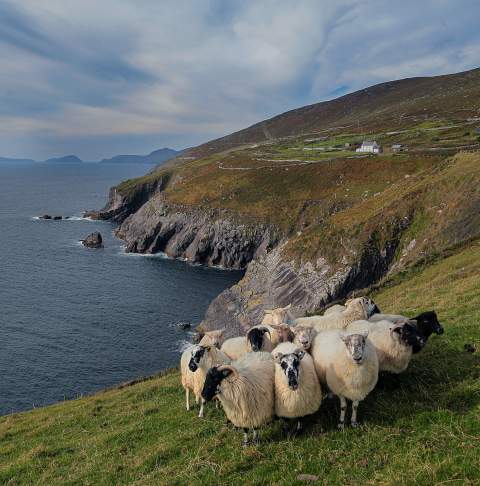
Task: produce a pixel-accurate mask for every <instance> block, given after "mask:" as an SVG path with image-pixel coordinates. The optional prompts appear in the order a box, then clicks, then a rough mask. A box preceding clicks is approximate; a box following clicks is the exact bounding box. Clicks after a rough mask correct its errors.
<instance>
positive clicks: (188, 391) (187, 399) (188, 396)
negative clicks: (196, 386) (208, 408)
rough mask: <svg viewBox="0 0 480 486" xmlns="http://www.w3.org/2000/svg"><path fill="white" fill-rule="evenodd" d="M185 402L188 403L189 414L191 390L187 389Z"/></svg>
mask: <svg viewBox="0 0 480 486" xmlns="http://www.w3.org/2000/svg"><path fill="white" fill-rule="evenodd" d="M185 401H186V402H187V412H188V411H189V410H190V390H189V389H188V388H185Z"/></svg>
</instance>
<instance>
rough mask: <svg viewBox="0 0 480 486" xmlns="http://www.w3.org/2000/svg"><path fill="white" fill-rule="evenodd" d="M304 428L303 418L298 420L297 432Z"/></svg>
mask: <svg viewBox="0 0 480 486" xmlns="http://www.w3.org/2000/svg"><path fill="white" fill-rule="evenodd" d="M302 429H303V423H302V420H301V419H298V420H297V432H300V431H301V430H302Z"/></svg>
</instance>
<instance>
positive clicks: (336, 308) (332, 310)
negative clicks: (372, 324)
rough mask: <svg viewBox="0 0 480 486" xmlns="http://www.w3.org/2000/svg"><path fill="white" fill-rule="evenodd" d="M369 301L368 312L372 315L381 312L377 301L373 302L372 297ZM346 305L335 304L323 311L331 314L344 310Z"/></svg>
mask: <svg viewBox="0 0 480 486" xmlns="http://www.w3.org/2000/svg"><path fill="white" fill-rule="evenodd" d="M367 301H368V303H367V306H368V314H369V315H370V316H373V315H375V314H377V313H379V312H380V309H379V308H378V306H377V304H375V302H373V300H372V299H367ZM347 302H348V301H347ZM345 305H346V303H345ZM345 305H341V304H334V305H332V306H331V307H328V308H327V309H325V312H324V313H323V315H324V316H328V315H330V314H336V313H338V312H343V311H344V310H345V309H346V307H345Z"/></svg>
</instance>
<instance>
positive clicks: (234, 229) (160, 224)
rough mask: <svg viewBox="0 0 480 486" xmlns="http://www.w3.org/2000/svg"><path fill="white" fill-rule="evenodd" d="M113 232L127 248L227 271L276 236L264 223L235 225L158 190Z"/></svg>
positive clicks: (230, 218)
mask: <svg viewBox="0 0 480 486" xmlns="http://www.w3.org/2000/svg"><path fill="white" fill-rule="evenodd" d="M117 236H118V237H119V238H121V239H123V240H124V241H125V244H126V251H127V252H134V253H158V252H164V253H166V254H167V255H168V256H171V257H173V258H182V259H185V260H187V261H189V262H192V263H201V264H203V265H208V266H221V267H224V268H231V269H244V268H245V267H246V266H247V264H248V263H249V262H250V261H251V260H252V259H254V258H256V257H258V256H259V255H261V254H264V253H266V252H267V251H269V250H270V249H271V248H272V247H273V246H275V244H276V242H277V240H278V232H277V231H276V230H275V228H273V227H271V226H269V225H267V224H258V223H244V222H242V223H239V222H238V221H237V218H234V217H233V216H232V215H230V214H229V213H228V212H226V211H216V210H212V209H200V208H192V207H187V206H179V205H172V204H169V203H168V202H166V201H165V200H164V199H163V198H162V196H161V194H157V195H156V196H155V197H153V198H151V199H150V200H149V201H148V203H146V204H144V205H143V206H142V207H141V208H140V209H139V210H138V211H137V212H136V213H135V214H132V215H130V216H129V217H127V219H125V221H124V222H123V223H122V224H121V226H120V227H119V228H118V230H117Z"/></svg>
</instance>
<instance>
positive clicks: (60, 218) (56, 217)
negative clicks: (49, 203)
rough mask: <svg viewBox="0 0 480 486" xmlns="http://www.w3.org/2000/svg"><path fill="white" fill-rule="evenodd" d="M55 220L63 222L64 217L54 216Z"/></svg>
mask: <svg viewBox="0 0 480 486" xmlns="http://www.w3.org/2000/svg"><path fill="white" fill-rule="evenodd" d="M53 219H54V220H55V221H59V220H62V219H63V216H54V217H53Z"/></svg>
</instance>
